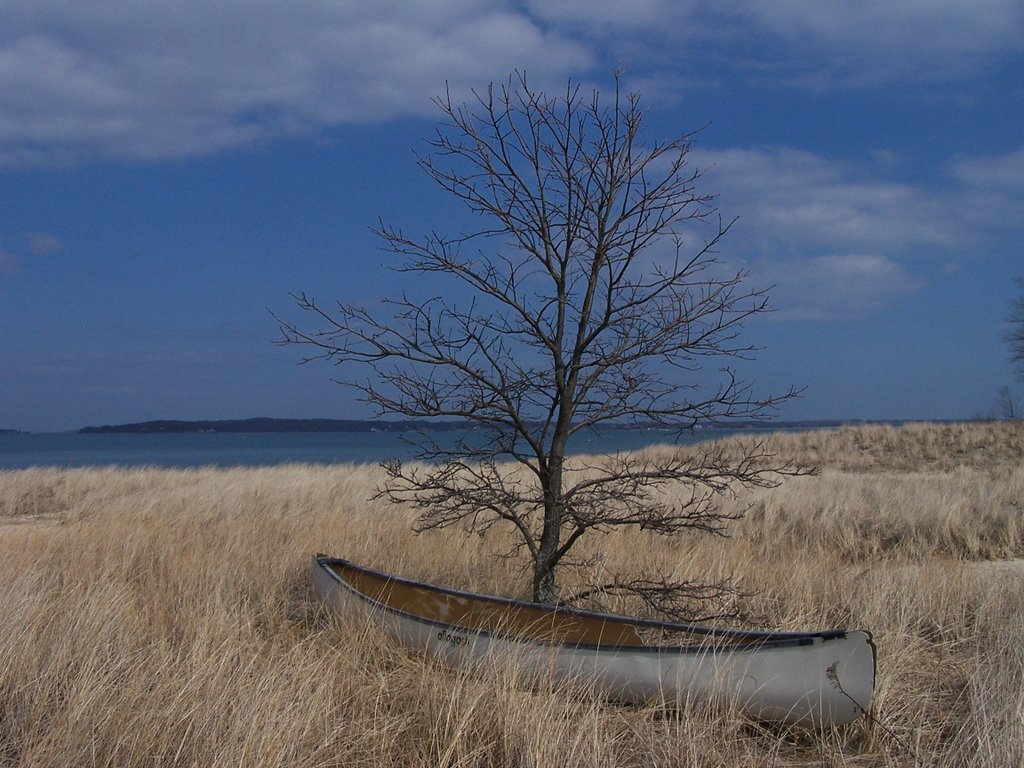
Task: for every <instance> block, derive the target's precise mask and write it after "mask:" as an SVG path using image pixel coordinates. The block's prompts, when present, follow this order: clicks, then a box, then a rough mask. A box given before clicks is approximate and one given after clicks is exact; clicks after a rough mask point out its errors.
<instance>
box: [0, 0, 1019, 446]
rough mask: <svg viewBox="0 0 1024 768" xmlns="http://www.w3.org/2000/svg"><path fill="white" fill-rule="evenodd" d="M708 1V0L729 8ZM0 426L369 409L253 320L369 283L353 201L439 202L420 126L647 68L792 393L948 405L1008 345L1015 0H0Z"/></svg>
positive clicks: (818, 406) (767, 360) (974, 403)
mask: <svg viewBox="0 0 1024 768" xmlns="http://www.w3.org/2000/svg"><path fill="white" fill-rule="evenodd" d="M726 6H727V7H728V10H723V8H724V7H726ZM0 19H2V20H3V23H2V24H0V427H7V428H19V429H25V430H32V431H47V430H64V429H72V428H77V427H79V426H83V425H86V424H106V423H119V422H125V421H141V420H147V419H155V418H183V419H200V418H243V417H249V416H257V415H266V416H280V417H307V416H310V417H311V416H324V417H344V416H361V415H364V414H363V413H362V412H361V411H360V410H359V408H358V406H357V405H355V404H353V403H352V402H351V401H350V400H349V399H347V396H346V395H345V393H344V392H343V391H342V390H341V389H339V388H338V387H337V386H336V385H332V384H331V383H330V381H329V378H330V376H331V375H334V374H336V373H337V372H336V371H332V370H330V369H328V368H324V367H316V366H302V367H299V366H296V361H297V359H298V358H299V355H300V353H299V351H297V350H295V349H289V348H279V347H276V346H275V345H274V344H273V343H272V342H273V340H274V339H275V338H276V337H277V334H278V332H277V326H276V323H275V322H274V320H273V318H272V317H271V316H270V314H269V313H268V308H270V309H273V310H275V311H278V312H282V313H287V312H288V311H289V310H290V307H291V302H290V299H289V292H296V291H303V290H305V291H307V292H310V293H312V294H314V295H315V296H316V297H317V298H318V299H326V300H330V299H332V298H334V297H339V298H345V299H346V300H349V301H355V302H373V301H376V300H377V299H379V298H380V296H381V295H384V294H386V293H387V291H388V290H391V289H393V286H394V285H395V283H393V282H392V281H393V280H394V278H393V276H391V275H390V274H389V273H388V271H387V264H388V263H390V259H391V257H390V256H389V255H388V254H386V253H383V252H382V251H380V250H379V249H378V248H377V245H376V243H375V242H374V240H373V237H372V236H371V235H370V234H369V232H368V229H367V228H368V227H369V226H371V225H374V224H376V223H377V222H378V219H381V218H382V219H384V220H385V221H386V222H388V223H393V224H396V225H400V226H402V227H403V228H404V229H406V230H407V231H410V232H426V231H429V230H432V229H438V230H441V231H444V230H446V229H449V228H450V229H456V230H457V229H458V222H459V221H460V217H462V216H463V213H462V212H461V211H460V210H459V208H458V207H457V204H456V203H455V202H454V201H451V200H448V199H446V198H445V196H444V195H443V194H442V193H440V192H438V191H437V190H434V189H432V188H431V187H430V185H429V183H428V182H427V180H426V179H425V178H424V177H423V175H422V173H421V172H420V171H419V170H418V169H417V168H416V165H415V162H414V155H413V152H414V151H416V150H420V151H422V150H423V149H424V141H425V140H426V139H428V138H429V137H430V136H431V134H432V131H433V126H434V123H435V121H436V119H437V114H436V112H435V110H434V108H433V107H432V105H431V97H433V96H436V95H437V94H439V93H441V92H442V91H443V90H444V88H445V83H446V82H447V83H448V84H449V86H450V87H451V89H452V90H453V92H454V93H455V94H457V95H465V94H468V93H469V91H470V89H472V88H479V87H483V86H486V84H487V83H488V82H489V81H491V80H501V79H504V78H505V77H506V76H507V75H508V73H509V72H510V71H512V70H514V69H525V70H526V71H527V73H528V76H529V78H530V80H531V81H532V83H533V84H534V85H537V86H543V87H550V88H556V89H560V88H564V86H565V83H566V81H567V80H568V79H569V78H572V79H574V80H576V81H578V82H581V83H583V84H585V86H586V87H587V88H590V87H596V88H599V89H604V88H607V87H608V86H609V83H610V82H611V79H612V74H613V72H614V71H615V70H616V69H617V68H621V70H622V71H623V79H624V82H625V85H626V88H627V89H629V90H636V91H639V92H640V93H641V94H642V99H643V103H644V104H645V105H646V107H647V115H646V117H647V122H648V132H649V135H650V136H651V138H652V139H655V138H669V137H673V136H675V135H677V134H679V133H682V132H686V131H690V130H693V129H695V128H700V127H702V126H703V127H704V128H703V130H702V132H701V133H700V134H699V138H698V141H697V144H696V146H695V148H694V151H693V155H692V158H693V161H694V162H695V163H696V164H698V165H699V166H700V167H702V168H704V169H705V171H706V173H705V176H704V178H703V182H702V183H703V187H702V189H703V191H705V192H709V193H714V194H716V195H717V196H718V198H717V204H718V207H719V209H720V210H721V211H722V213H723V215H724V216H726V217H727V218H732V217H739V218H738V221H737V223H736V225H735V227H734V228H733V230H732V231H731V232H730V233H729V236H728V239H727V240H726V241H725V243H724V244H723V248H722V255H723V258H725V259H727V260H728V261H729V262H730V263H733V264H736V265H740V266H743V267H745V268H747V269H749V270H750V272H751V278H750V279H751V280H752V281H755V282H756V283H757V284H758V285H774V286H775V287H774V289H773V290H772V293H771V295H772V303H773V305H774V306H775V307H776V308H777V311H776V312H775V313H773V314H772V315H770V316H767V317H764V318H761V319H760V320H759V321H758V322H756V323H755V324H754V325H753V326H751V327H750V328H749V329H748V330H749V332H748V337H749V340H750V341H751V342H752V343H756V344H759V345H763V346H764V347H765V349H764V351H763V352H762V353H761V354H760V356H759V359H758V361H757V364H756V365H755V366H752V367H751V368H750V374H751V375H753V376H754V377H755V378H756V379H757V380H758V381H759V382H761V383H762V384H763V388H764V389H765V390H773V389H781V388H784V387H787V386H788V385H790V384H795V385H798V386H806V387H807V390H806V393H805V395H804V397H803V398H802V399H801V400H799V401H797V402H794V403H792V404H790V405H789V406H787V408H786V409H785V411H784V412H783V413H782V416H783V417H785V418H793V419H801V418H866V419H877V418H914V419H918V418H967V417H972V416H976V415H979V414H983V413H985V412H986V411H988V410H990V409H991V407H992V404H993V401H994V399H995V394H996V392H997V390H998V389H999V388H1000V387H1002V386H1004V385H1007V384H1010V383H1011V382H1012V377H1013V371H1012V369H1011V367H1010V365H1009V364H1008V362H1007V359H1006V358H1007V352H1006V348H1005V345H1004V344H1003V343H1002V341H1001V334H1002V331H1003V327H1004V318H1005V317H1006V315H1007V314H1008V312H1009V305H1010V302H1011V300H1012V299H1013V297H1014V296H1015V295H1017V292H1018V291H1019V290H1020V289H1019V287H1018V286H1017V284H1016V283H1015V278H1017V277H1018V276H1021V275H1024V251H1022V243H1024V4H1022V3H1021V2H1020V1H1019V0H973V1H972V2H970V3H965V2H963V0H955V2H954V0H864V1H862V2H856V3H855V2H850V1H849V0H834V1H833V2H825V1H823V0H775V1H773V2H755V1H754V0H737V1H736V2H732V3H728V4H723V3H712V2H710V1H704V0H677V1H676V2H670V1H669V0H635V1H634V2H629V3H625V2H621V0H618V1H616V2H611V0H591V1H584V0H567V1H566V2H539V1H538V2H519V3H516V2H483V1H482V0H438V1H436V2H430V3H424V2H413V1H412V0H398V1H395V2H388V1H385V2H377V3H366V2H351V1H346V0H338V1H333V0H316V1H315V2H314V1H312V0H310V1H308V2H307V1H306V0H244V2H243V1H242V0H218V2H216V3H211V2H206V0H203V1H202V2H197V1H196V0H175V2H168V1H165V0H152V1H151V2H145V3H141V2H137V0H94V1H93V2H88V3H82V2H69V1H68V0H0Z"/></svg>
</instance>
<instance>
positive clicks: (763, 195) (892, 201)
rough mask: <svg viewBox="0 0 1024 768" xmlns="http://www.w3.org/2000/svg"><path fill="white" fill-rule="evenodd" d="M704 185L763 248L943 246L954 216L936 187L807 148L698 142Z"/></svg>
mask: <svg viewBox="0 0 1024 768" xmlns="http://www.w3.org/2000/svg"><path fill="white" fill-rule="evenodd" d="M693 162H694V163H695V164H696V165H697V166H698V167H704V168H707V172H706V175H705V178H704V182H703V184H704V186H705V188H706V189H707V190H708V191H713V192H716V193H718V194H719V203H720V207H721V209H722V211H723V213H724V214H725V215H728V216H730V217H732V216H739V217H740V226H739V227H738V230H739V231H741V232H743V233H744V234H743V235H742V236H743V237H744V238H746V239H749V240H750V241H751V242H756V243H757V244H758V247H759V248H760V249H762V250H765V251H769V252H772V251H775V252H778V251H783V252H785V251H790V250H794V249H795V250H797V251H800V252H806V251H807V250H808V249H812V250H816V251H819V252H820V251H822V250H828V251H846V250H848V249H855V250H857V251H868V252H873V251H877V250H878V249H880V248H885V249H891V250H895V251H902V250H904V249H906V248H907V247H910V246H924V247H943V248H944V247H950V246H953V245H955V244H956V243H957V242H959V241H960V240H961V238H962V237H963V232H962V226H961V222H959V221H958V220H957V218H956V216H950V215H949V214H950V212H949V211H948V210H946V204H947V201H945V200H944V199H943V198H942V196H941V195H935V194H932V193H929V192H928V191H927V190H924V189H921V188H918V187H914V186H912V185H909V184H906V183H902V182H897V181H889V180H885V179H879V178H877V177H875V176H870V177H866V178H863V177H861V176H859V175H858V173H857V171H856V170H855V169H852V168H849V167H847V166H846V165H845V164H843V163H840V162H836V161H831V160H829V159H826V158H823V157H820V156H817V155H814V154H812V153H810V152H806V151H803V150H797V149H792V148H786V147H780V148H769V149H730V150H702V149H698V150H695V151H694V152H693Z"/></svg>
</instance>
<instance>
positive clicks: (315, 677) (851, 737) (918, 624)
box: [0, 424, 1024, 767]
mask: <svg viewBox="0 0 1024 768" xmlns="http://www.w3.org/2000/svg"><path fill="white" fill-rule="evenodd" d="M774 445H775V448H776V450H777V451H778V452H779V453H780V455H782V456H784V457H789V458H792V459H794V460H796V461H801V462H814V463H817V464H818V465H819V466H820V468H821V471H820V474H818V475H817V476H813V477H800V478H790V479H787V480H786V481H785V482H784V483H783V484H782V485H781V486H780V487H778V488H775V489H772V490H767V491H756V492H753V493H751V494H749V495H745V496H743V497H741V498H739V499H737V500H734V501H729V502H726V503H729V504H738V505H743V508H746V509H748V510H749V511H748V514H747V516H746V517H745V518H744V519H743V520H742V521H740V522H738V523H736V524H734V525H733V526H732V528H731V531H732V536H731V537H730V538H728V539H709V538H707V537H703V538H701V537H691V538H687V539H680V540H677V541H672V542H665V541H658V540H656V539H654V538H651V537H649V536H645V535H643V534H640V533H631V534H616V535H614V536H609V537H607V538H606V539H605V540H604V541H602V542H600V544H601V555H602V558H601V563H602V567H606V568H608V569H609V570H616V569H619V570H621V569H624V568H628V567H630V566H631V565H634V564H635V563H637V562H642V563H643V564H645V565H649V566H652V567H656V568H659V569H661V570H662V571H665V572H673V573H676V574H679V575H690V576H693V577H697V576H707V575H708V574H710V575H711V576H712V577H717V576H720V575H726V574H730V575H732V576H734V577H735V578H736V579H737V580H738V582H739V584H740V585H741V586H742V587H743V588H744V590H745V591H746V592H747V593H748V596H747V597H745V598H743V605H742V608H743V609H744V611H745V612H746V613H748V614H749V615H751V616H755V617H757V618H758V621H759V622H760V623H761V624H763V625H765V626H771V627H777V628H783V629H798V628H811V627H815V628H822V627H830V626H858V627H866V628H870V629H872V630H873V631H874V632H875V637H876V641H877V645H878V649H879V667H878V683H877V690H876V716H877V718H878V720H879V721H880V723H881V724H882V725H871V724H870V723H869V722H867V721H864V722H861V723H857V724H855V725H852V726H848V727H845V728H841V729H835V730H829V731H826V732H823V733H819V732H804V731H798V730H784V729H766V728H765V727H763V726H761V725H758V724H757V723H751V722H747V721H745V720H744V719H743V718H741V717H739V716H737V715H734V714H730V713H727V712H726V713H723V712H720V711H715V712H711V711H704V710H701V709H699V708H685V709H682V710H677V709H666V708H664V707H661V706H656V705H652V706H650V707H649V708H627V707H621V706H615V705H609V704H606V703H603V702H601V701H600V700H597V699H595V698H594V697H593V696H591V695H590V694H589V693H588V692H587V691H585V690H567V689H564V688H562V689H553V688H552V689H545V688H543V687H542V688H541V689H536V688H530V687H527V686H525V685H522V684H520V683H519V679H518V678H519V673H518V671H517V670H516V668H515V664H514V662H509V663H508V664H506V665H504V666H502V667H500V668H496V669H493V670H491V671H489V672H487V673H486V674H484V675H466V674H463V673H460V672H458V671H455V670H452V669H448V668H445V667H441V666H438V665H435V664H432V663H430V662H427V661H425V660H423V659H421V658H419V657H418V656H416V655H414V654H409V653H406V652H404V651H402V650H401V649H399V648H396V647H395V646H394V645H392V644H391V643H390V642H389V641H388V640H387V639H386V638H384V637H383V636H382V635H381V634H380V633H379V632H378V631H377V630H376V628H375V627H374V626H373V624H372V622H368V621H366V620H365V619H364V618H361V617H358V616H353V617H350V619H349V620H348V621H342V620H339V619H337V618H335V617H333V616H328V615H325V614H324V613H322V612H321V611H320V610H319V608H318V606H317V605H316V603H315V601H314V600H313V599H312V596H311V594H310V589H309V585H308V580H307V573H306V571H307V567H308V563H309V558H310V555H311V553H313V552H314V551H317V550H319V551H324V552H329V553H332V554H338V555H343V556H346V557H349V558H351V559H354V560H357V561H361V562H365V563H368V564H373V565H375V566H378V567H381V568H384V569H388V570H393V571H395V572H398V573H402V574H406V575H410V576H416V577H422V578H426V579H429V580H433V581H438V582H443V583H446V584H451V585H454V586H459V587H463V588H468V589H473V590H478V591H487V592H496V593H502V594H512V595H515V596H522V595H523V590H525V588H526V581H527V580H526V579H525V578H524V577H523V576H522V574H521V573H519V572H518V571H517V569H516V566H515V564H514V563H511V562H509V561H508V560H504V559H501V558H496V557H495V556H494V555H495V553H496V552H499V551H501V550H502V548H503V546H504V545H507V541H506V540H503V539H502V538H501V536H500V535H494V536H490V537H488V538H487V539H484V540H480V539H477V538H473V539H472V540H467V539H464V538H463V537H462V536H461V535H460V534H459V533H457V532H454V531H449V532H435V533H430V534H424V535H421V536H412V535H410V533H409V527H410V523H411V520H412V517H411V515H410V513H409V512H408V511H406V510H402V509H400V508H396V507H393V506H391V505H387V504H386V503H382V502H374V501H368V500H367V499H368V498H369V497H370V496H371V495H372V494H373V491H374V489H375V487H376V485H377V483H378V482H379V481H380V480H381V476H380V475H379V473H378V471H377V470H376V469H375V468H372V467H352V466H340V467H331V468H314V467H304V466H288V467H280V468H274V469H233V470H215V469H201V470H190V471H176V470H154V469H142V470H129V469H99V470H72V471H57V470H26V471H15V472H0V627H3V630H2V631H0V766H8V765H10V766H14V765H18V766H21V765H24V766H28V765H38V766H65V765H66V766H91V765H104V766H106V765H161V766H162V765H189V766H220V765H282V766H390V765H424V766H426V765H445V766H456V765H458V766H512V765H514V766H519V765H523V766H549V765H557V766H588V767H589V766H651V765H659V766H660V765H665V766H675V765H678V766H683V765H709V766H710V765H722V766H737V765H744V766H746V765H754V766H762V765H763V766H777V765H847V766H868V765H882V766H911V765H918V764H923V765H941V766H953V765H956V766H961V765H962V766H968V765H969V766H1018V765H1024V642H1021V638H1022V637H1024V597H1022V594H1024V570H1022V569H1021V568H1020V567H1019V563H1015V562H1014V560H1017V559H1020V558H1024V427H1022V426H1021V425H1019V424H1017V425H1003V424H986V425H981V424H976V425H951V426H920V425H915V426H909V427H904V428H900V429H896V428H881V427H865V428H857V429H843V430H838V431H834V432H815V433H806V434H791V435H782V436H779V437H778V438H777V439H776V440H775V441H774ZM658 450H669V449H658ZM594 552H595V554H596V553H597V550H594ZM623 608H628V606H623Z"/></svg>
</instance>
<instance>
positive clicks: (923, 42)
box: [0, 0, 1024, 168]
mask: <svg viewBox="0 0 1024 768" xmlns="http://www.w3.org/2000/svg"><path fill="white" fill-rule="evenodd" d="M0 18H3V20H4V22H3V25H2V26H0V168H2V167H5V166H6V167H11V166H24V165H29V164H33V163H47V162H48V163H54V162H57V163H60V162H75V161H76V160H79V159H82V158H85V159H92V158H96V157H100V158H102V157H120V158H159V157H176V156H186V155H190V154H200V153H209V152H214V151H217V150H218V149H221V148H229V147H238V146H244V145H247V144H251V143H253V142H260V141H266V140H270V139H273V138H276V137H279V136H282V135H295V134H305V133H316V132H318V131H321V130H323V129H325V128H329V127H331V126H334V125H338V124H341V123H346V122H365V121H376V120H386V119H389V118H392V117H396V116H408V115H420V114H430V113H431V108H430V106H429V99H430V97H432V96H434V95H436V94H437V93H438V92H439V90H440V89H441V88H442V87H443V83H444V82H445V81H446V80H448V81H450V82H451V83H452V85H453V87H454V89H455V91H456V93H458V94H462V93H464V92H465V89H466V88H467V87H469V86H471V85H481V84H483V83H485V82H487V81H488V80H491V79H495V78H501V77H503V76H504V75H506V74H507V73H508V72H509V71H510V70H512V69H514V68H526V69H528V70H529V72H530V74H531V78H533V79H534V80H535V82H538V83H550V84H558V85H560V84H561V83H563V82H564V80H565V78H566V77H568V76H570V75H573V76H576V77H587V76H590V75H592V74H594V73H595V72H597V73H598V74H600V75H601V76H602V77H604V76H606V75H607V73H608V71H610V70H611V69H612V68H613V67H614V66H615V65H616V64H618V63H620V62H621V63H624V64H625V65H626V68H627V75H628V78H629V83H630V85H633V84H637V83H639V84H642V85H644V86H645V87H646V89H645V94H646V97H647V98H648V99H649V101H650V102H651V103H659V102H662V101H664V100H665V99H671V98H677V97H678V94H679V92H680V91H681V90H688V89H691V88H693V87H695V85H696V87H700V86H701V85H706V84H707V83H713V82H716V79H717V78H718V76H719V75H721V74H723V73H732V74H736V73H740V75H741V76H744V77H748V78H755V79H758V80H759V81H764V80H768V79H772V80H774V81H775V82H779V81H789V82H797V81H801V80H804V81H807V82H813V83H814V84H816V85H823V84H827V83H833V84H834V83H837V82H840V83H842V82H845V83H851V82H854V83H879V82H906V81H908V80H910V81H932V82H945V81H946V79H948V78H954V79H955V78H958V77H961V76H963V75H964V73H969V72H973V71H977V70H978V69H979V68H983V67H984V66H985V65H986V64H987V63H989V62H991V61H995V60H997V59H998V57H999V56H1001V55H1003V54H1006V53H1007V52H1016V53H1019V52H1020V51H1021V50H1022V48H1024V39H1022V38H1024V35H1022V33H1021V30H1022V29H1024V18H1022V9H1021V6H1020V4H1019V3H1017V2H1012V0H977V1H976V2H973V3H971V4H969V5H965V4H963V3H961V2H953V0H904V1H903V2H890V1H889V0H865V2H861V3H853V2H836V3H828V4H824V3H820V2H818V1H817V0H780V2H778V3H771V4H767V3H761V2H754V0H740V2H739V3H738V4H730V5H727V6H726V5H723V4H720V3H711V2H709V1H708V0H684V1H682V2H670V1H669V0H638V2H635V3H622V2H620V1H619V0H615V2H612V0H589V1H588V2H584V1H583V0H569V2H564V3H550V2H540V1H539V0H536V1H531V0H525V1H524V2H514V0H503V1H501V2H497V3H495V2H487V1H486V0H437V2H430V3H423V2H419V1H418V0H396V1H395V2H388V3H367V2H358V1H357V0H343V1H339V2H331V3H295V2H291V1H290V0H219V1H218V2H216V3H210V2H205V0H204V1H200V0H179V1H178V2H170V0H154V2H146V3H139V2H135V1H134V0H103V1H102V2H90V3H70V2H67V1H66V0H0ZM631 62H633V64H631Z"/></svg>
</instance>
